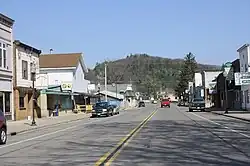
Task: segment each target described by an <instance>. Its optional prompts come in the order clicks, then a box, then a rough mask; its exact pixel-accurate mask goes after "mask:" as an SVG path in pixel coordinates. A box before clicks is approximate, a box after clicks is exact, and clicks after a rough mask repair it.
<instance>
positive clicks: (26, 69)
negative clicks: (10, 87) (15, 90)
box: [22, 60, 28, 80]
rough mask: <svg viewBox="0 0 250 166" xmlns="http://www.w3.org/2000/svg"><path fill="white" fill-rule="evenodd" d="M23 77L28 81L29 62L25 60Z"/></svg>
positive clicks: (23, 62)
mask: <svg viewBox="0 0 250 166" xmlns="http://www.w3.org/2000/svg"><path fill="white" fill-rule="evenodd" d="M22 75H23V79H25V80H27V79H28V62H27V61H24V60H22Z"/></svg>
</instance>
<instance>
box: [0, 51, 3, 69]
mask: <svg viewBox="0 0 250 166" xmlns="http://www.w3.org/2000/svg"><path fill="white" fill-rule="evenodd" d="M2 50H3V49H2V48H1V47H0V67H2V61H3V57H2V56H3V55H2V54H3V53H2Z"/></svg>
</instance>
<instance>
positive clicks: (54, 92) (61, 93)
mask: <svg viewBox="0 0 250 166" xmlns="http://www.w3.org/2000/svg"><path fill="white" fill-rule="evenodd" d="M42 93H43V94H48V95H66V96H70V95H71V94H70V93H69V92H60V91H53V90H45V91H43V92H42Z"/></svg>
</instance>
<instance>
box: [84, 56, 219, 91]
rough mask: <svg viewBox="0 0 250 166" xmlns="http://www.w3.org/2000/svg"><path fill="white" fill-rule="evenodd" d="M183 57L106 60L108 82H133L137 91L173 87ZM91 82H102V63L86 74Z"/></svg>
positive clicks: (206, 67) (204, 67)
mask: <svg viewBox="0 0 250 166" xmlns="http://www.w3.org/2000/svg"><path fill="white" fill-rule="evenodd" d="M183 62H184V60H183V59H169V58H162V57H154V56H149V55H147V54H134V55H129V56H127V57H126V58H124V59H119V60H116V61H108V62H106V63H107V66H108V67H107V75H108V83H115V82H117V83H129V82H131V83H134V84H137V90H138V91H149V89H150V88H152V87H153V88H155V89H160V88H171V89H172V88H174V86H175V85H176V78H177V77H178V75H179V72H180V69H181V66H182V64H183ZM219 68H220V67H219V66H215V65H206V64H198V70H218V69H219ZM87 79H90V80H91V81H92V82H95V83H97V82H100V83H103V82H104V63H97V64H96V66H95V68H94V69H93V70H90V71H89V73H88V74H87Z"/></svg>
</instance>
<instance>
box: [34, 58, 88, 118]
mask: <svg viewBox="0 0 250 166" xmlns="http://www.w3.org/2000/svg"><path fill="white" fill-rule="evenodd" d="M39 63H40V73H39V76H38V77H37V81H36V85H37V88H38V89H43V91H41V94H40V105H41V107H42V108H41V109H42V113H43V114H46V111H47V109H49V110H50V109H53V107H54V105H55V104H57V103H58V104H61V106H62V109H65V110H69V109H72V101H76V100H78V101H79V100H81V101H84V99H77V97H76V96H77V94H87V93H88V84H90V81H89V80H86V79H85V73H86V72H88V69H87V67H86V65H85V64H84V59H83V55H82V53H72V54H47V55H41V56H40V58H39ZM52 87H59V89H61V90H59V91H60V92H58V90H57V92H55V89H54V91H52V89H51V88H52ZM72 94H73V95H74V97H73V96H72ZM58 95H60V99H58V97H57V96H58ZM74 104H75V103H74Z"/></svg>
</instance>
